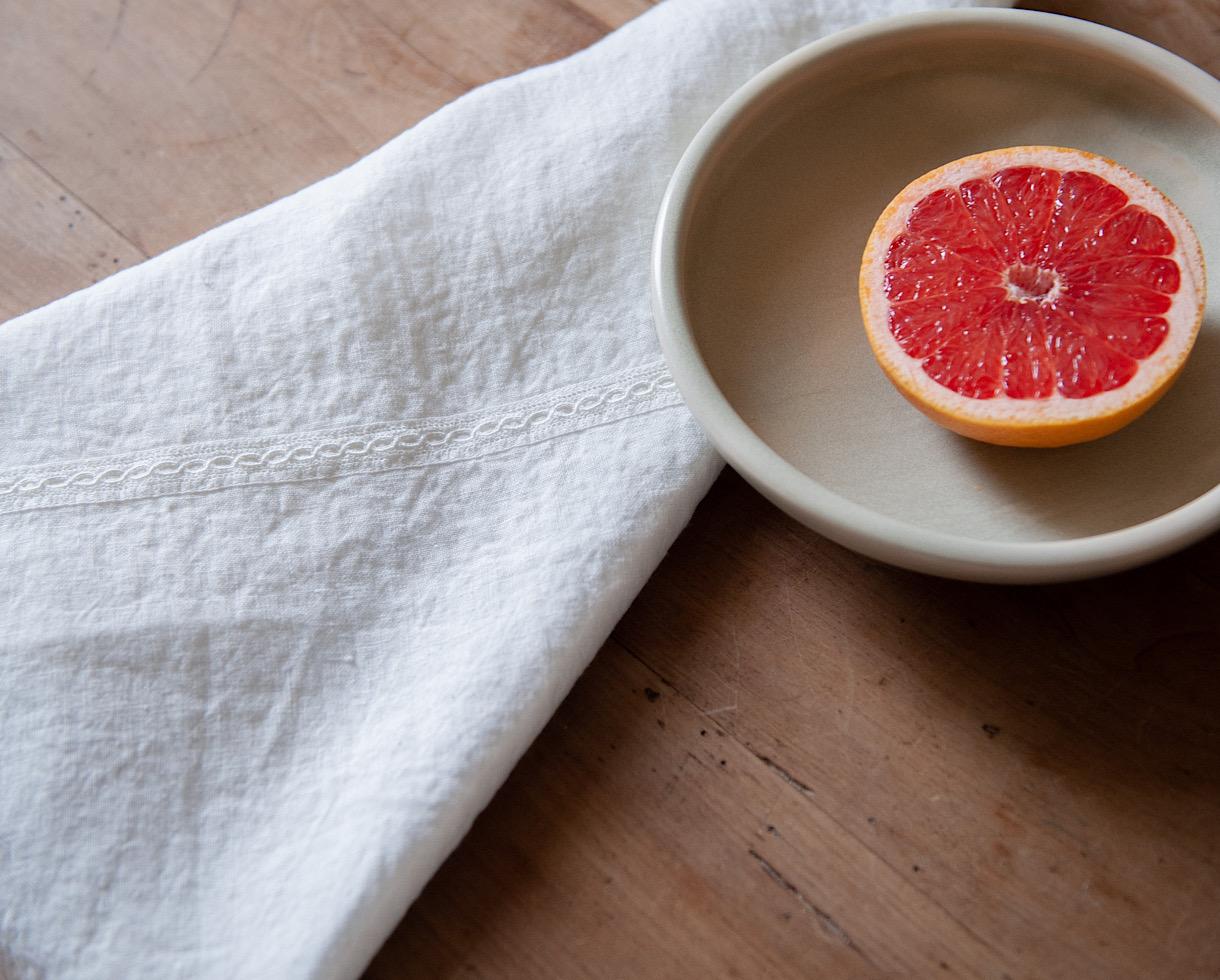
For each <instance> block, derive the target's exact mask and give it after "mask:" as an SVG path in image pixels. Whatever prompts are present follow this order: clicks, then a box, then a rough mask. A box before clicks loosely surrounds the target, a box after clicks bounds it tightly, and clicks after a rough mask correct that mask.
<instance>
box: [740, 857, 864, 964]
mask: <svg viewBox="0 0 1220 980" xmlns="http://www.w3.org/2000/svg"><path fill="white" fill-rule="evenodd" d="M749 853H750V857H752V858H753V859H754V860H755V861H757V862H758V866H759V867H760V868H762V869H763V871H765V872H766V874H767V877H768V878H770V879H771V880H772V881H774V882H775V883H776V884H777V885H779V886H780V887H781V888H782V889H784V891H786V892H788V893H789V894H790V895H792V897H793V898H795V899H796V900H797V901H798V902H800V903H801V908H803V909H804V910H805V911H806V912H810V913H812V914H813V916H814V918H816V919H817V920H818V925H819V926H821V927H822V931H823V932H824V933H826V935H828V936H830V937H831V938H832V939H836V940H838V941H839V942H841V943H842V944H843V945H844V946H846V947H847V948H848V949H850V950H852V951H853V952H856V953H859V954H860V955H861V956H863V955H864V953H863V951H862V950H861V949H860V947H859V946H857V945H856V944H855V942H854V940H853V939H852V938H851V936H849V935H848V934H847V930H846V929H844V928H843V927H842V926H841V925H839V923H837V922H836V921H835V920H834V916H832V915H831V914H830V913H829V912H827V911H825V910H824V909H820V908H818V907H817V906H816V905H814V904H813V902H811V901H809V899H807V898H806V897H805V896H804V894H803V893H802V892H801V890H800V889H799V888H797V887H796V885H794V884H793V883H792V882H790V881H789V880H788V879H787V878H785V877H784V876H783V875H782V874H781V873H780V872H779V870H778V869H777V868H776V867H775V865H773V864H772V863H771V862H770V861H768V860H767V859H766V858H765V857H763V856H762V855H761V854H759V853H758V852H757V851H756V850H754V849H753V848H751V849H750V852H749Z"/></svg>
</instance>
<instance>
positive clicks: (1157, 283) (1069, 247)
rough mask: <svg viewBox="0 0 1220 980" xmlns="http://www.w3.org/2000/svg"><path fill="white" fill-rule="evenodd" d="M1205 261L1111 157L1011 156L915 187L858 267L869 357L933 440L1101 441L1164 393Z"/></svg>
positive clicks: (1066, 152) (892, 210)
mask: <svg viewBox="0 0 1220 980" xmlns="http://www.w3.org/2000/svg"><path fill="white" fill-rule="evenodd" d="M1205 292H1206V285H1205V277H1204V267H1203V253H1202V250H1201V249H1200V247H1199V241H1198V238H1197V237H1196V236H1195V233H1194V231H1193V229H1192V228H1191V227H1190V223H1189V222H1188V221H1187V220H1186V218H1185V217H1184V216H1183V215H1182V213H1181V211H1179V210H1178V208H1177V207H1176V206H1175V205H1174V204H1173V202H1171V201H1170V200H1169V199H1168V198H1167V197H1165V195H1164V194H1162V193H1161V192H1160V191H1158V190H1157V189H1156V188H1155V187H1153V186H1152V185H1151V184H1149V183H1148V182H1147V181H1145V180H1144V179H1143V178H1141V177H1138V176H1136V175H1135V174H1134V173H1132V172H1131V171H1129V170H1127V169H1125V168H1124V167H1122V166H1120V165H1119V164H1117V163H1115V162H1114V161H1112V160H1108V159H1106V158H1104V157H1100V156H1096V155H1095V154H1092V153H1087V152H1085V151H1083V150H1073V149H1067V148H1064V147H1051V146H1018V147H1012V148H1009V149H1003V150H991V151H989V152H987V153H980V154H977V155H975V156H969V157H964V158H962V159H961V160H955V161H953V162H952V163H947V164H945V165H944V166H943V167H938V168H937V169H936V170H933V171H931V172H930V173H928V174H925V175H924V176H922V177H920V178H919V179H918V180H915V181H914V182H912V183H911V184H909V185H908V186H907V187H906V188H904V189H903V190H902V192H901V193H899V195H898V196H897V197H896V198H894V200H893V201H892V202H891V203H890V205H889V207H887V208H886V209H885V211H884V212H883V213H882V215H881V217H880V218H879V219H878V220H877V223H876V225H875V226H874V228H873V232H872V234H871V235H870V236H869V239H868V245H867V246H866V247H865V250H864V258H863V261H862V263H861V267H860V305H861V309H862V312H863V314H864V324H865V328H866V330H867V332H868V340H869V344H870V345H871V346H872V349H873V353H874V354H875V355H876V358H877V360H878V362H879V363H880V365H881V367H882V368H883V370H884V371H885V373H886V375H887V376H888V377H889V379H890V381H891V382H893V384H894V385H895V386H896V387H897V388H898V390H899V391H900V392H902V394H903V395H905V396H906V397H907V399H909V400H910V401H911V402H912V403H914V404H915V405H916V407H918V408H919V409H920V410H922V411H923V412H924V413H925V414H927V415H928V416H930V417H931V418H932V419H934V420H935V421H937V422H939V423H940V424H941V425H943V426H945V427H946V428H949V429H952V430H953V431H954V432H958V433H960V434H962V435H965V436H970V437H971V438H974V439H980V440H982V441H984V442H992V443H998V444H1001V445H1010V446H1064V445H1068V444H1071V443H1076V442H1085V441H1087V440H1090V439H1097V438H1100V437H1101V436H1104V435H1108V434H1109V433H1111V432H1113V431H1115V430H1116V429H1119V428H1121V427H1122V426H1124V425H1126V424H1127V423H1128V422H1131V421H1133V420H1134V419H1135V418H1137V417H1138V416H1140V415H1142V414H1143V413H1144V412H1145V411H1146V410H1147V409H1148V408H1150V407H1151V406H1152V405H1153V403H1154V402H1156V400H1157V399H1158V398H1160V397H1161V395H1163V394H1164V393H1165V391H1166V390H1167V389H1168V388H1169V386H1170V385H1171V384H1172V383H1173V381H1174V379H1175V378H1176V377H1177V375H1178V373H1179V372H1180V371H1181V369H1182V366H1183V364H1184V363H1185V361H1186V357H1187V355H1188V354H1189V353H1190V349H1191V347H1192V345H1193V344H1194V341H1195V337H1196V335H1197V334H1198V331H1199V324H1200V322H1201V320H1202V316H1203V304H1204V297H1205Z"/></svg>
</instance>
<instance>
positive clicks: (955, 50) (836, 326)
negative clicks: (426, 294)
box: [652, 10, 1220, 582]
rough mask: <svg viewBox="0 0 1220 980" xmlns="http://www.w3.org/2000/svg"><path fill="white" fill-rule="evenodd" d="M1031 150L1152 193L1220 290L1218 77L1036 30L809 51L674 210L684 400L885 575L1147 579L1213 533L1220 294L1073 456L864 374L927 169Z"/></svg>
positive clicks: (661, 262)
mask: <svg viewBox="0 0 1220 980" xmlns="http://www.w3.org/2000/svg"><path fill="white" fill-rule="evenodd" d="M1020 144H1049V145H1062V146H1075V147H1078V148H1081V149H1085V150H1091V151H1093V152H1096V153H1101V154H1104V155H1105V156H1108V157H1112V158H1113V159H1115V160H1118V161H1119V162H1120V163H1123V164H1125V165H1126V166H1128V167H1130V168H1131V169H1133V170H1135V171H1136V172H1137V173H1140V174H1143V175H1144V176H1145V177H1147V178H1148V179H1149V180H1151V181H1152V182H1153V183H1154V184H1156V185H1157V186H1159V187H1160V188H1161V189H1162V190H1164V191H1165V192H1166V193H1167V194H1168V195H1169V196H1170V197H1171V198H1173V199H1174V200H1175V201H1176V202H1177V203H1178V205H1179V206H1180V207H1181V208H1182V210H1183V211H1185V213H1186V214H1187V216H1188V217H1189V218H1190V220H1191V221H1192V223H1193V224H1194V226H1195V229H1196V231H1197V232H1198V233H1199V237H1200V239H1201V240H1202V242H1203V248H1204V253H1205V257H1206V258H1207V259H1208V260H1209V264H1210V266H1211V267H1212V269H1213V270H1215V269H1220V209H1218V207H1217V188H1220V82H1218V81H1216V80H1215V79H1213V78H1212V77H1211V76H1209V75H1207V74H1206V73H1205V72H1203V71H1201V70H1199V69H1197V68H1195V67H1193V66H1192V65H1190V64H1188V63H1187V62H1185V61H1183V60H1182V59H1180V58H1178V57H1176V56H1174V55H1172V54H1169V53H1168V52H1166V51H1163V50H1161V49H1160V48H1157V47H1156V46H1154V45H1152V44H1149V43H1147V42H1145V41H1141V40H1138V39H1136V38H1133V37H1130V36H1129V35H1126V34H1122V33H1120V32H1117V31H1114V30H1110V29H1107V28H1103V27H1098V26H1096V25H1093V24H1089V23H1085V22H1082V21H1077V20H1072V19H1068V18H1065V17H1059V16H1055V15H1051V14H1039V13H1031V12H1024V11H1007V10H975V11H954V12H940V13H930V14H921V15H914V16H908V17H899V18H895V19H892V20H886V21H881V22H877V23H874V24H870V25H868V26H865V27H861V28H857V29H854V30H850V31H845V32H843V33H840V34H836V35H834V36H833V37H830V38H827V39H825V40H822V41H818V42H816V43H814V44H811V45H809V46H808V47H805V48H802V49H800V50H799V51H796V52H795V53H793V54H791V55H789V56H788V57H786V58H784V59H783V60H781V61H779V62H778V63H776V64H775V65H772V66H771V67H770V68H768V69H766V70H765V71H763V72H762V73H761V74H759V75H758V76H756V77H755V78H754V79H753V80H752V81H750V82H749V83H748V84H746V85H745V86H744V87H743V88H741V89H740V90H739V91H738V92H737V93H736V94H734V95H733V96H732V97H731V98H730V99H729V100H728V101H727V102H726V103H725V104H724V105H723V106H721V108H720V109H719V110H718V111H717V112H716V113H715V114H714V115H713V116H712V118H711V119H710V120H709V121H708V122H707V123H706V125H704V127H703V128H702V129H701V130H700V131H699V133H698V135H697V136H696V137H695V140H694V141H693V142H692V143H691V145H690V147H689V148H688V149H687V151H686V153H685V154H684V155H683V157H682V159H681V161H680V163H679V165H678V167H677V170H676V171H675V173H674V175H673V179H672V180H671V182H670V185H669V188H668V191H667V193H666V195H665V199H664V203H663V205H662V207H661V213H660V217H659V220H658V224H657V230H656V240H655V245H654V251H653V270H652V277H653V308H654V313H655V316H656V322H657V328H658V331H659V334H660V338H661V346H662V348H663V350H664V353H665V356H666V358H667V360H668V362H669V365H670V368H671V370H672V373H673V376H674V379H675V380H676V382H677V384H678V387H679V389H680V390H681V392H682V394H683V396H684V397H685V399H686V401H687V403H688V405H689V406H690V408H691V410H692V411H693V412H694V414H695V415H696V417H697V418H698V419H699V421H700V422H701V423H702V425H703V426H704V427H705V428H706V430H707V432H708V434H709V435H710V437H711V439H712V440H713V442H714V443H715V445H716V446H717V448H718V449H719V450H720V452H721V453H722V454H723V455H724V456H725V458H726V459H727V460H728V462H729V463H730V464H731V465H732V466H733V467H735V468H736V469H737V470H738V471H739V472H740V473H741V474H742V475H743V476H745V477H746V479H748V480H749V481H750V482H751V483H752V484H753V485H754V486H755V487H757V488H758V489H759V490H760V491H761V492H762V493H763V494H765V495H766V496H767V497H769V498H770V499H771V500H772V501H774V502H775V503H776V504H777V505H779V506H780V507H782V508H783V509H784V510H786V511H787V512H788V513H790V514H791V515H793V516H794V517H795V518H797V519H798V520H800V521H802V522H804V523H805V524H807V525H808V526H810V527H812V528H814V529H815V530H817V531H819V532H821V533H823V534H825V535H826V536H827V537H830V538H832V539H834V540H835V541H838V542H839V543H841V544H844V545H846V546H848V547H850V548H854V549H856V550H857V551H860V552H862V553H864V554H866V555H870V556H872V557H874V558H878V559H881V560H883V561H887V562H891V563H893V564H896V565H901V566H904V567H907V568H912V569H916V570H919V571H924V572H931V573H934V574H938V575H945V576H951V577H955V578H963V579H974V580H979V581H998V582H1038V581H1054V580H1064V579H1071V578H1084V577H1087V576H1092V575H1100V574H1104V573H1107V572H1113V571H1117V570H1120V569H1123V568H1127V567H1129V566H1133V565H1136V564H1139V563H1142V562H1146V561H1150V560H1152V559H1155V558H1158V557H1160V556H1162V555H1166V554H1168V553H1169V552H1171V551H1173V550H1175V549H1177V548H1181V547H1183V546H1184V545H1186V544H1189V543H1191V542H1193V541H1196V540H1198V539H1199V538H1202V537H1203V536H1205V535H1206V534H1208V533H1210V532H1211V531H1213V530H1215V529H1216V528H1217V527H1218V526H1220V487H1218V486H1217V484H1220V302H1218V299H1220V287H1215V286H1213V289H1212V300H1211V302H1210V305H1209V306H1208V309H1207V313H1206V316H1205V319H1204V327H1203V330H1202V332H1201V334H1200V337H1199V340H1198V343H1197V345H1196V348H1195V351H1194V353H1193V354H1192V356H1191V359H1190V361H1189V362H1188V364H1187V367H1186V369H1185V370H1184V371H1183V373H1182V376H1181V378H1180V379H1179V381H1178V382H1177V384H1176V385H1175V387H1174V388H1173V389H1172V390H1171V391H1170V392H1169V394H1168V395H1167V396H1166V397H1165V398H1164V399H1163V400H1162V401H1161V402H1160V403H1159V404H1158V405H1157V406H1155V407H1154V408H1153V409H1152V410H1151V411H1150V412H1149V413H1148V414H1147V415H1145V416H1144V417H1143V418H1141V419H1139V420H1138V421H1136V422H1135V423H1133V424H1132V425H1130V426H1128V427H1127V428H1126V429H1123V430H1122V431H1120V432H1118V433H1116V434H1115V435H1112V436H1109V437H1107V438H1105V439H1101V440H1098V441H1096V442H1093V443H1088V444H1084V445H1079V446H1074V447H1069V448H1066V449H1053V450H1031V449H1012V448H1003V447H998V446H990V445H984V444H982V443H978V442H973V441H970V440H967V439H964V438H961V437H959V436H956V435H953V434H952V433H950V432H947V431H945V430H943V429H941V428H939V427H937V426H936V425H934V424H933V423H932V422H930V421H929V420H927V419H926V418H925V417H924V416H923V415H921V414H920V413H919V412H917V411H915V410H914V409H913V408H911V407H910V406H909V405H908V404H907V403H906V402H905V401H904V400H903V398H902V397H901V396H900V395H899V394H898V392H897V391H895V390H894V389H893V388H892V387H891V386H890V384H889V383H888V382H887V381H886V379H885V377H884V376H883V375H882V373H881V370H880V369H879V368H878V367H877V365H876V364H875V362H874V361H873V358H872V355H871V353H870V351H869V347H868V343H867V341H866V339H865V334H864V329H863V326H862V324H861V320H860V312H859V307H858V300H857V294H856V279H857V270H858V266H859V261H860V255H861V252H862V250H863V248H864V243H865V240H866V239H867V237H868V233H869V230H870V229H871V227H872V224H873V221H874V220H875V219H876V216H877V215H878V214H879V213H880V212H881V210H882V209H883V208H884V207H885V205H886V204H887V203H888V201H889V200H890V198H891V197H893V195H894V194H895V193H897V192H898V191H899V190H900V189H901V188H902V187H903V186H904V185H905V184H906V183H907V182H908V181H910V180H911V179H913V178H915V177H917V176H919V175H920V174H922V173H924V172H926V171H928V170H931V169H932V168H933V167H936V166H937V165H939V164H941V163H944V162H946V161H948V160H953V159H955V158H957V157H961V156H965V155H967V154H970V153H977V152H979V151H982V150H986V149H992V148H997V147H1003V146H1014V145H1020ZM1216 278H1217V277H1216V275H1215V274H1213V279H1216Z"/></svg>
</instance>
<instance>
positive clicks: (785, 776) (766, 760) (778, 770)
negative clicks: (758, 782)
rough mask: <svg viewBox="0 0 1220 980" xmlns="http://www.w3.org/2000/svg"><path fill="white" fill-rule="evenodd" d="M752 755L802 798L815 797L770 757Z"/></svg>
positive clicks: (807, 787)
mask: <svg viewBox="0 0 1220 980" xmlns="http://www.w3.org/2000/svg"><path fill="white" fill-rule="evenodd" d="M754 755H755V757H756V758H757V759H758V761H759V762H761V763H762V764H763V765H764V766H766V767H767V768H768V769H770V770H771V771H772V772H774V773H775V774H776V775H777V776H779V778H780V779H782V780H783V781H784V782H785V783H787V784H788V785H789V786H791V787H792V788H793V789H795V790H796V791H797V792H798V793H800V794H801V795H802V796H807V797H809V798H810V799H813V797H814V796H815V795H816V794H815V793H814V792H813V790H812V789H811V788H810V787H809V786H808V785H806V784H805V783H803V782H801V781H800V780H799V779H797V778H796V777H795V776H794V775H792V773H790V772H789V771H788V770H787V769H785V768H784V767H783V766H781V765H780V764H779V763H778V762H776V761H775V760H774V759H772V758H771V757H770V756H768V755H758V753H757V752H756V753H754Z"/></svg>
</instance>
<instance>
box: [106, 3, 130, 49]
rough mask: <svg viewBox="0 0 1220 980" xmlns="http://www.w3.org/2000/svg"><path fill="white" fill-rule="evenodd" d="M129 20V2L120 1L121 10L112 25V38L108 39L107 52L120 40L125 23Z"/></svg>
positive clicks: (116, 14)
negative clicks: (120, 32)
mask: <svg viewBox="0 0 1220 980" xmlns="http://www.w3.org/2000/svg"><path fill="white" fill-rule="evenodd" d="M126 19H127V0H119V9H118V11H117V12H116V13H115V15H114V23H113V24H111V25H110V37H108V38H107V39H106V50H107V51H109V50H110V49H111V47H113V46H114V42H115V41H117V40H118V39H119V31H121V30H122V29H123V21H125V20H126Z"/></svg>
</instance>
